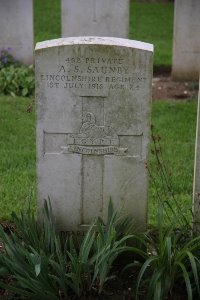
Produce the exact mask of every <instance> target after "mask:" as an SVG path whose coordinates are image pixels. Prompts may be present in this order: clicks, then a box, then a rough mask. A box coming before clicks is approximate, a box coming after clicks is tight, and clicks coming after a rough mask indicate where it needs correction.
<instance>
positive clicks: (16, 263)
mask: <svg viewBox="0 0 200 300" xmlns="http://www.w3.org/2000/svg"><path fill="white" fill-rule="evenodd" d="M111 208H112V206H111V204H110V206H109V214H108V215H109V217H108V223H107V224H106V225H104V224H103V222H102V221H100V220H98V221H97V222H95V223H94V224H93V225H91V227H90V228H89V230H88V232H87V234H86V236H85V237H84V239H83V241H82V243H81V245H80V248H79V247H77V245H76V243H74V241H73V238H72V237H70V238H69V240H68V239H66V240H63V239H62V238H61V236H60V235H59V233H57V232H56V230H55V220H54V217H53V214H52V208H51V205H50V202H47V201H45V203H44V211H43V223H42V224H41V228H40V229H38V227H37V224H36V221H35V218H34V215H33V214H32V212H31V210H30V209H28V211H26V212H23V213H22V214H21V216H20V217H17V216H16V215H15V214H13V218H14V221H15V224H16V227H17V229H16V233H13V232H11V235H7V234H6V233H5V232H4V231H3V228H2V227H0V239H1V240H2V242H3V245H4V247H5V250H4V253H1V254H0V262H1V267H0V276H3V277H5V276H8V275H9V276H10V277H11V278H12V284H6V283H4V282H0V286H1V287H2V288H4V289H8V290H10V291H13V292H14V293H16V294H17V295H19V296H21V297H22V298H24V299H70V297H74V296H73V295H76V296H77V297H81V296H82V295H89V294H91V293H96V294H97V293H98V294H101V293H102V292H103V288H104V285H105V283H106V282H107V281H108V280H110V279H112V278H113V276H112V272H111V271H112V266H113V262H114V260H115V259H116V257H117V256H118V255H119V254H120V253H122V252H123V251H125V250H127V247H126V241H127V240H128V239H129V238H130V237H132V236H130V235H126V234H125V235H124V236H122V237H119V236H120V235H122V233H120V234H119V232H118V233H117V231H116V228H118V229H120V228H124V229H127V230H129V227H128V224H129V225H130V222H128V221H126V222H124V221H123V222H121V225H120V224H118V225H117V224H116V222H117V218H116V216H117V214H115V213H114V212H113V210H112V209H111ZM125 224H127V228H125ZM121 226H122V227H121Z"/></svg>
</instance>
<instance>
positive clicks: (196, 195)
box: [193, 81, 200, 231]
mask: <svg viewBox="0 0 200 300" xmlns="http://www.w3.org/2000/svg"><path fill="white" fill-rule="evenodd" d="M199 88H200V81H199ZM193 204H194V207H193V212H194V221H195V222H198V223H199V224H198V223H197V224H196V225H195V228H196V229H198V231H200V90H199V99H198V109H197V126H196V148H195V164H194V188H193Z"/></svg>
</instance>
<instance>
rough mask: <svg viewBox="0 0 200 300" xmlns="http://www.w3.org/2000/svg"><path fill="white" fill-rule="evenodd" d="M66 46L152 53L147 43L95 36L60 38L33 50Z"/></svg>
mask: <svg viewBox="0 0 200 300" xmlns="http://www.w3.org/2000/svg"><path fill="white" fill-rule="evenodd" d="M68 45H110V46H122V47H128V48H136V49H140V50H146V51H150V52H153V45H152V44H149V43H143V42H140V41H135V40H129V39H122V38H115V37H95V36H81V37H68V38H60V39H55V40H48V41H43V42H40V43H37V44H36V47H35V50H36V51H37V50H41V49H44V48H53V47H59V46H68Z"/></svg>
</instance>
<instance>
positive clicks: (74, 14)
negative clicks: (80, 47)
mask: <svg viewBox="0 0 200 300" xmlns="http://www.w3.org/2000/svg"><path fill="white" fill-rule="evenodd" d="M61 6H62V13H61V15H62V36H63V37H70V36H83V35H84V36H85V35H89V36H92V35H93V36H109V37H112V36H113V37H120V38H128V31H129V0H84V1H82V0H62V4H61Z"/></svg>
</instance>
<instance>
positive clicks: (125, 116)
mask: <svg viewBox="0 0 200 300" xmlns="http://www.w3.org/2000/svg"><path fill="white" fill-rule="evenodd" d="M152 52H153V46H152V45H151V44H146V43H141V42H137V41H131V40H126V39H119V38H94V37H80V38H66V39H58V40H52V41H46V42H42V43H38V44H37V45H36V56H35V60H36V61H35V64H36V65H35V66H36V100H37V172H38V205H39V211H41V207H42V206H43V199H47V198H48V197H50V199H51V201H52V206H53V210H54V212H55V215H56V217H57V226H58V228H59V229H60V230H72V231H74V232H76V233H77V232H80V231H82V230H84V228H87V226H88V224H90V223H91V222H93V220H94V218H95V217H97V216H101V217H103V218H104V220H105V219H106V213H107V208H108V203H109V200H110V198H111V199H112V201H113V204H114V208H115V209H117V210H121V211H122V213H124V214H125V215H129V216H132V217H133V218H134V219H135V221H136V225H137V226H138V228H139V229H141V230H142V229H144V228H145V227H146V218H147V184H148V178H147V169H146V167H145V161H146V159H147V153H148V144H149V131H150V105H151V84H152Z"/></svg>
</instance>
